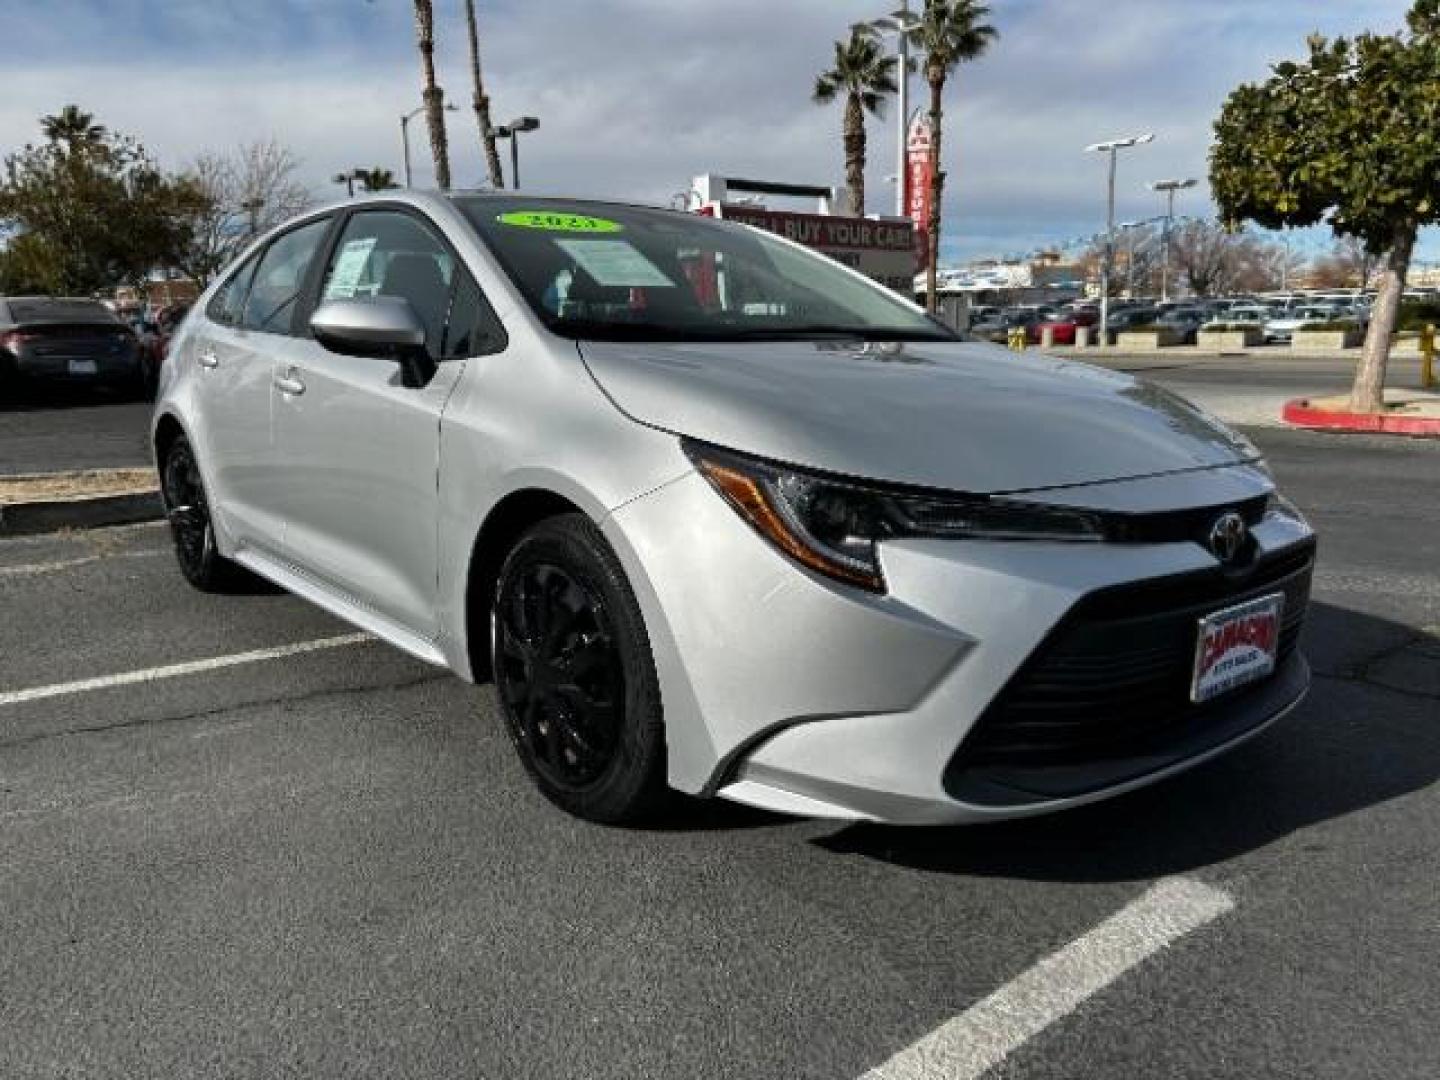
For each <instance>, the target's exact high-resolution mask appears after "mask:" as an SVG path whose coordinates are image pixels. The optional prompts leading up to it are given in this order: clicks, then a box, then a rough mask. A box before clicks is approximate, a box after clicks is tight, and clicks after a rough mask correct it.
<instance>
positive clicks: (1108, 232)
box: [1085, 132, 1155, 345]
mask: <svg viewBox="0 0 1440 1080" xmlns="http://www.w3.org/2000/svg"><path fill="white" fill-rule="evenodd" d="M1154 141H1155V135H1154V133H1153V132H1151V133H1148V134H1145V135H1131V136H1129V137H1128V138H1124V139H1111V140H1110V141H1109V142H1102V143H1095V144H1094V145H1093V146H1087V147H1086V148H1085V150H1086V152H1087V153H1094V154H1109V155H1110V185H1109V188H1108V191H1109V199H1108V202H1107V213H1106V218H1105V258H1104V261H1103V262H1102V263H1101V266H1100V344H1102V345H1106V344H1109V333H1110V277H1111V274H1113V273H1114V264H1115V172H1116V169H1117V167H1118V164H1119V159H1120V151H1121V150H1129V149H1130V148H1131V147H1135V146H1144V145H1145V144H1146V143H1150V142H1154Z"/></svg>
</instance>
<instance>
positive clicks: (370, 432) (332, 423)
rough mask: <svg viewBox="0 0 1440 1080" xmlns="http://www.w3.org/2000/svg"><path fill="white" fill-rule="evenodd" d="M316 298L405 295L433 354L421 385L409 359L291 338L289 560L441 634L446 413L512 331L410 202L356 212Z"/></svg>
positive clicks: (282, 398)
mask: <svg viewBox="0 0 1440 1080" xmlns="http://www.w3.org/2000/svg"><path fill="white" fill-rule="evenodd" d="M317 291H318V297H317V303H323V302H325V301H326V300H334V299H354V298H364V297H368V296H398V297H402V298H404V299H405V300H407V301H408V302H409V303H410V304H411V306H412V307H413V308H414V309H415V311H416V313H417V314H418V315H419V317H420V319H421V321H422V322H423V323H424V324H425V326H426V328H427V340H426V348H427V351H428V352H429V354H430V356H431V357H432V358H433V359H434V360H435V361H436V362H435V363H434V364H433V368H432V370H433V374H432V375H431V376H430V377H429V379H428V381H426V382H425V384H424V385H422V386H416V385H408V386H407V385H406V383H405V379H404V377H403V374H402V371H401V368H400V365H398V364H397V363H395V362H394V361H391V360H388V359H385V358H377V357H357V356H345V355H340V354H338V353H334V352H330V351H329V350H327V349H326V348H324V347H323V346H321V345H320V344H319V343H318V342H316V341H315V340H314V339H313V338H312V337H310V336H308V335H307V336H301V337H297V338H295V339H293V340H292V341H290V342H289V345H288V348H287V350H286V352H285V354H284V356H283V358H282V360H281V363H280V366H279V368H277V371H276V385H277V389H278V392H277V397H276V406H275V408H276V412H275V418H276V439H277V444H278V448H279V453H280V456H281V458H282V459H283V461H284V468H283V471H282V475H281V477H280V478H279V488H278V490H279V496H280V498H281V501H282V502H283V504H284V512H285V517H286V551H287V559H288V561H289V562H290V563H291V564H292V565H293V566H295V567H296V568H297V569H298V570H300V571H301V572H302V573H304V574H305V575H306V576H307V577H309V578H310V579H312V580H314V581H316V582H317V583H319V584H320V585H321V586H322V587H324V588H326V589H327V590H328V591H330V592H332V593H336V594H339V595H340V596H341V598H342V599H345V600H347V601H349V602H350V603H353V604H356V605H358V606H359V607H361V608H362V609H364V610H366V611H368V612H370V613H372V614H373V615H378V616H380V617H381V618H383V619H385V620H387V621H388V622H390V623H392V624H396V625H398V626H399V627H400V628H401V629H404V630H408V631H410V632H411V633H413V634H416V635H418V636H419V637H421V638H423V639H425V640H427V641H433V640H434V639H435V638H436V636H437V635H438V631H439V618H438V614H437V611H436V606H437V605H436V566H437V562H436V541H437V535H438V533H437V522H436V517H437V509H438V497H437V490H436V489H437V477H438V470H439V443H440V416H441V412H442V410H443V409H444V406H445V402H446V399H447V398H448V397H449V395H450V392H451V391H452V390H453V388H454V386H455V383H456V382H457V380H458V379H459V378H460V376H461V373H462V372H463V370H464V366H465V363H466V359H467V358H468V357H471V356H474V355H478V354H480V353H482V352H485V351H495V350H496V349H497V348H498V347H499V343H500V341H501V340H502V339H503V333H501V332H499V331H498V325H499V324H498V322H495V321H494V316H493V314H490V313H489V308H488V306H487V305H485V303H484V300H483V297H481V295H480V292H479V289H478V287H477V286H476V285H475V283H474V280H473V278H472V277H471V276H470V274H469V272H468V271H467V270H465V268H464V266H463V265H462V264H461V262H460V260H459V258H458V257H457V256H456V254H455V253H454V251H453V249H452V248H451V247H450V246H449V244H448V243H447V242H446V241H445V240H444V239H443V238H442V235H441V233H440V232H439V230H438V229H437V228H436V227H435V226H434V224H433V223H432V222H430V221H429V220H428V219H427V218H425V217H424V216H423V215H421V214H419V213H418V212H416V211H413V210H410V209H407V208H401V207H382V208H376V209H366V210H357V211H355V212H353V213H352V214H350V215H349V217H348V218H347V220H346V221H345V222H344V224H343V225H342V227H341V229H340V231H339V235H338V237H337V239H336V241H335V243H334V244H333V245H332V250H331V254H330V256H329V260H328V262H327V264H326V266H325V269H324V272H323V274H322V275H321V276H320V278H319V282H318V285H317Z"/></svg>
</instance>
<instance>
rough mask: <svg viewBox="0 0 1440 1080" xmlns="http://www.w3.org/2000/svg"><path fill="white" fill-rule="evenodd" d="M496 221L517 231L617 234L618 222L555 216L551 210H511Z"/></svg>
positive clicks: (584, 217) (593, 218) (576, 216)
mask: <svg viewBox="0 0 1440 1080" xmlns="http://www.w3.org/2000/svg"><path fill="white" fill-rule="evenodd" d="M496 220H497V221H499V222H500V224H502V225H514V226H515V227H516V228H519V229H545V230H547V231H548V232H577V233H617V232H619V231H620V229H621V226H620V223H619V222H618V221H609V220H607V219H605V218H598V217H586V216H585V215H584V214H557V213H555V212H554V211H551V210H512V211H510V213H508V214H501V215H500V216H499V217H498V218H496Z"/></svg>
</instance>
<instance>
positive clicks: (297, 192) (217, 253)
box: [176, 139, 313, 288]
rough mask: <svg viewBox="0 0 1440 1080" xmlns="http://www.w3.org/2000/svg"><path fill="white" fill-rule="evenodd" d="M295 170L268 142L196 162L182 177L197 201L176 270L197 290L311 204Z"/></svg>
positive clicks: (286, 154) (296, 164)
mask: <svg viewBox="0 0 1440 1080" xmlns="http://www.w3.org/2000/svg"><path fill="white" fill-rule="evenodd" d="M299 169H300V161H299V159H297V158H296V157H295V155H294V154H292V153H291V152H290V151H289V150H288V149H286V148H285V147H283V146H281V145H280V144H279V143H278V142H276V141H275V140H274V139H269V140H262V141H259V142H253V143H247V144H245V145H242V146H239V147H236V148H235V149H234V150H233V151H231V152H230V153H228V154H219V153H205V154H201V155H200V156H199V157H198V158H196V159H195V160H194V162H192V163H191V165H190V167H189V168H188V169H186V170H185V173H184V180H185V181H186V182H187V183H188V184H190V185H191V187H192V189H193V190H194V191H195V193H196V195H197V196H198V197H197V199H196V201H195V206H196V210H195V212H194V213H193V214H192V215H191V216H190V218H189V221H188V225H189V242H188V243H187V244H185V245H184V248H183V249H182V250H181V251H180V252H179V253H178V254H177V256H176V264H177V269H179V270H180V271H181V272H182V273H184V274H185V275H186V276H188V277H190V278H192V279H194V281H195V282H196V283H197V284H199V285H200V286H201V287H202V288H203V287H204V286H205V285H207V284H209V282H210V281H211V280H212V279H213V278H214V277H215V275H217V274H218V273H219V272H220V271H221V270H223V269H224V268H225V265H226V264H227V263H229V262H230V260H231V259H233V258H234V257H235V256H236V255H237V254H238V253H239V251H240V249H241V248H243V247H244V246H245V245H246V244H248V243H249V242H250V240H251V239H253V238H254V237H255V236H256V235H258V234H259V233H262V232H264V231H266V230H267V229H270V228H272V227H273V226H275V225H279V224H280V223H281V222H284V221H287V220H288V219H290V218H292V217H294V216H295V215H296V214H298V213H300V212H301V211H302V210H304V209H305V208H306V207H308V206H309V205H310V204H311V202H312V201H313V199H312V197H311V193H310V191H309V189H308V188H306V187H305V186H304V185H303V184H302V183H300V181H299V180H298V179H297V178H296V174H297V173H298V172H299Z"/></svg>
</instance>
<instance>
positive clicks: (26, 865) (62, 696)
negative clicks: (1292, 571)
mask: <svg viewBox="0 0 1440 1080" xmlns="http://www.w3.org/2000/svg"><path fill="white" fill-rule="evenodd" d="M1252 435H1253V436H1254V437H1255V438H1256V440H1257V441H1258V442H1259V443H1260V444H1261V446H1262V447H1263V448H1264V449H1265V450H1266V452H1267V453H1268V454H1269V456H1270V457H1271V460H1272V462H1273V464H1274V467H1275V469H1276V471H1277V473H1278V475H1279V478H1280V479H1281V481H1282V483H1283V484H1284V485H1285V486H1286V487H1287V489H1288V490H1289V491H1290V493H1291V494H1292V495H1293V496H1294V497H1295V498H1296V500H1297V501H1298V502H1299V503H1300V504H1301V506H1302V507H1303V508H1305V509H1306V510H1307V511H1308V512H1309V513H1310V514H1311V515H1312V517H1313V519H1314V521H1315V523H1316V525H1317V527H1318V528H1319V530H1320V531H1321V534H1322V553H1321V558H1320V569H1319V573H1318V578H1317V583H1316V592H1315V604H1314V608H1313V614H1312V619H1311V623H1310V626H1309V629H1308V633H1307V638H1306V642H1307V645H1306V647H1307V650H1308V652H1309V655H1310V657H1311V660H1312V663H1313V664H1314V665H1315V667H1316V669H1317V674H1318V677H1317V680H1316V684H1315V688H1314V691H1313V692H1312V695H1311V697H1310V699H1309V700H1308V702H1307V703H1306V704H1305V705H1304V706H1303V707H1302V708H1301V709H1300V710H1298V711H1297V712H1296V713H1295V714H1294V715H1293V716H1292V717H1291V718H1289V719H1288V720H1287V721H1285V722H1284V723H1282V724H1281V725H1279V726H1278V727H1276V728H1275V729H1273V730H1272V731H1271V732H1270V733H1268V734H1266V735H1264V736H1262V737H1261V738H1260V739H1258V740H1256V741H1255V742H1253V743H1251V744H1250V745H1249V746H1247V747H1245V748H1243V749H1241V750H1240V751H1237V752H1236V753H1234V754H1232V755H1230V756H1228V757H1226V758H1224V759H1222V760H1220V761H1218V762H1215V763H1212V764H1210V765H1207V766H1204V767H1202V768H1200V769H1198V770H1196V771H1194V772H1192V773H1189V774H1187V775H1185V776H1183V777H1181V778H1179V779H1177V780H1174V781H1172V782H1169V783H1166V784H1164V785H1162V786H1159V787H1156V788H1152V789H1149V790H1146V791H1144V792H1141V793H1138V794H1135V795H1132V796H1128V797H1126V798H1123V799H1120V800H1118V801H1115V802H1112V803H1110V804H1107V805H1104V806H1100V807H1096V808H1093V809H1088V810H1084V811H1080V812H1076V813H1071V814H1069V815H1066V816H1063V817H1056V818H1051V819H1045V820H1040V821H1035V822H1030V823H1025V824H1018V825H1005V826H993V827H989V828H983V829H944V830H918V831H917V830H909V831H907V830H899V829H887V828H879V827H873V826H842V825H836V824H834V823H825V822H815V821H797V820H790V819H785V818H780V817H774V816H770V815H765V814H760V813H756V812H751V811H747V810H743V809H741V808H738V807H727V806H724V805H708V806H694V805H692V806H686V807H681V808H678V809H677V811H676V813H675V816H674V818H673V820H672V821H670V822H669V823H668V824H667V825H666V827H664V828H659V829H653V830H650V831H642V832H625V831H617V830H607V829H602V828H597V827H594V826H589V825H584V824H581V823H579V822H576V821H573V820H570V819H568V818H566V817H564V816H562V815H561V814H560V813H558V812H557V811H555V810H553V809H551V808H550V807H549V805H548V804H546V803H545V802H544V801H543V800H542V799H541V798H540V797H539V796H538V795H536V794H535V793H534V792H533V791H532V790H531V788H530V785H529V784H528V782H527V781H526V779H525V777H524V776H523V774H522V772H521V769H520V767H519V765H518V763H517V762H516V760H515V759H514V757H513V755H512V754H511V752H510V749H509V747H508V745H507V744H506V740H505V735H504V733H503V731H502V730H501V727H500V724H499V721H498V718H497V716H496V713H495V711H494V708H493V701H492V696H491V693H490V691H489V689H488V688H473V687H467V686H465V685H463V684H461V683H460V682H458V681H457V680H455V679H453V678H450V677H448V676H446V675H444V674H443V673H441V672H439V671H436V670H433V669H430V668H427V667H425V666H423V665H421V664H419V663H417V662H415V661H412V660H410V659H408V658H407V657H405V656H403V655H402V654H400V653H398V652H396V651H395V650H393V649H391V648H389V647H387V646H384V645H381V644H377V643H374V642H370V641H363V640H356V638H355V636H354V635H353V632H352V631H351V630H350V629H349V628H347V627H345V626H343V625H341V624H339V623H337V622H335V621H334V620H332V619H331V618H329V617H328V616H326V615H324V614H322V613H320V612H319V611H317V610H315V609H313V608H311V607H308V606H307V605H305V604H304V603H302V602H300V601H298V600H295V599H292V598H290V597H288V596H284V595H280V594H276V593H273V592H266V591H257V592H255V593H253V594H250V595H240V596H231V597H220V598H216V597H201V596H198V595H197V594H194V593H192V592H190V591H189V590H188V588H187V587H186V586H185V585H184V583H183V582H182V581H181V579H180V577H179V574H178V573H177V572H176V571H175V570H174V568H173V566H172V563H171V560H170V557H169V553H168V549H167V539H166V536H165V534H164V531H163V530H162V529H161V528H160V527H158V526H140V527H132V528H126V529H113V530H101V531H95V532H91V533H77V534H69V535H64V536H48V537H35V538H24V539H13V540H9V541H3V542H0V611H3V612H4V615H5V617H4V619H3V620H0V837H3V843H0V940H3V941H4V942H5V945H4V948H3V949H0V987H3V988H4V990H3V993H0V1076H4V1077H7V1078H8V1077H55V1076H65V1077H126V1078H134V1077H176V1076H185V1077H201V1076H216V1077H219V1076H225V1077H237V1076H256V1077H259V1076H322V1075H324V1076H341V1075H344V1076H375V1077H387V1078H398V1077H457V1076H467V1077H506V1078H510V1077H543V1078H547V1080H549V1078H562V1077H586V1078H591V1077H616V1078H621V1077H623V1078H627V1080H634V1078H638V1077H695V1076H724V1077H736V1078H750V1077H755V1078H760V1077H786V1078H793V1077H817V1078H819V1077H825V1078H851V1077H860V1076H862V1075H869V1076H872V1077H874V1078H877V1080H899V1078H901V1077H906V1078H917V1077H932V1076H934V1077H939V1076H945V1077H956V1076H976V1075H981V1074H982V1073H985V1075H990V1076H1004V1077H1016V1078H1040V1077H1055V1078H1061V1077H1064V1078H1074V1077H1090V1076H1093V1077H1109V1076H1167V1077H1189V1076H1194V1077H1221V1076H1224V1077H1237V1078H1239V1077H1244V1078H1247V1080H1249V1078H1253V1077H1257V1076H1266V1077H1277V1076H1284V1077H1291V1076H1293V1077H1354V1076H1384V1077H1390V1078H1394V1077H1417V1078H1419V1077H1426V1078H1431V1077H1434V1076H1435V1075H1436V1074H1437V1071H1440V1035H1437V1032H1440V975H1437V973H1436V970H1435V963H1434V961H1435V957H1436V956H1440V786H1437V783H1436V781H1437V779H1440V498H1437V495H1440V445H1437V444H1434V443H1419V442H1407V441H1401V440H1392V439H1373V438H1341V439H1336V438H1333V437H1330V438H1326V437H1322V436H1317V435H1308V434H1303V433H1293V432H1279V431H1263V430H1256V431H1252ZM187 664H188V665H190V666H189V667H181V668H179V669H177V668H176V665H187ZM1047 958H1048V959H1047ZM992 1066H993V1068H992ZM987 1068H989V1069H990V1071H989V1072H988V1073H987V1072H985V1070H986V1069H987Z"/></svg>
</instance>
